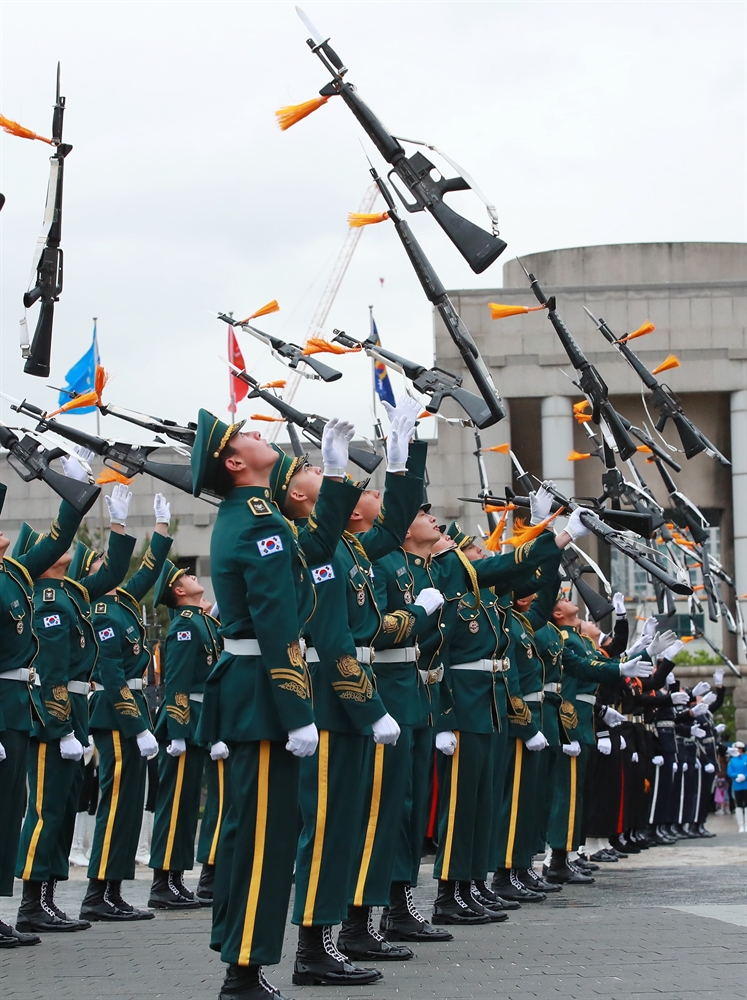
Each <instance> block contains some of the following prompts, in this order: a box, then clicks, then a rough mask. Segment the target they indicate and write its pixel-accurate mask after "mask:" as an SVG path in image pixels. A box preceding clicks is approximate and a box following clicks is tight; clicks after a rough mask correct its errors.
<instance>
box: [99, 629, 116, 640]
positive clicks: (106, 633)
mask: <svg viewBox="0 0 747 1000" xmlns="http://www.w3.org/2000/svg"><path fill="white" fill-rule="evenodd" d="M113 638H114V629H113V628H102V629H101V631H100V632H99V640H100V641H101V642H105V641H106V640H107V639H113Z"/></svg>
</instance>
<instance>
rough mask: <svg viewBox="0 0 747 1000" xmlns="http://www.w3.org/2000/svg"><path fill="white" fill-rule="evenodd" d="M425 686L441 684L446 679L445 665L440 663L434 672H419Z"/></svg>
mask: <svg viewBox="0 0 747 1000" xmlns="http://www.w3.org/2000/svg"><path fill="white" fill-rule="evenodd" d="M418 673H419V674H420V679H421V681H422V682H423V684H440V683H441V681H442V680H443V679H444V665H443V663H439V665H438V666H437V667H435V668H434V669H433V670H418Z"/></svg>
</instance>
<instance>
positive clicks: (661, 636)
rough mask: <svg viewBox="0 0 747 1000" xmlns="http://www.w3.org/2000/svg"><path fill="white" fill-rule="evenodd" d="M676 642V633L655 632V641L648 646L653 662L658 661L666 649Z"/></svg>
mask: <svg viewBox="0 0 747 1000" xmlns="http://www.w3.org/2000/svg"><path fill="white" fill-rule="evenodd" d="M676 641H677V633H676V632H655V633H654V637H653V639H652V640H651V642H650V643H649V645H648V655H649V656H650V657H651V659H652V660H656V659H657V658H658V657H659V656H661V654H662V653H663V652H664V650H665V649H668V648H669V647H670V646H671V645H672V643H673V642H676Z"/></svg>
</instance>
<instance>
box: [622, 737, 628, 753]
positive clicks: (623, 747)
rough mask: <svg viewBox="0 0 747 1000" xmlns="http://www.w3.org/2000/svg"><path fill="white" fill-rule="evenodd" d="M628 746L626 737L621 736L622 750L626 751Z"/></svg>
mask: <svg viewBox="0 0 747 1000" xmlns="http://www.w3.org/2000/svg"><path fill="white" fill-rule="evenodd" d="M627 745H628V744H627V743H626V742H625V737H624V736H621V737H620V749H621V750H624V749H625V747H626V746H627Z"/></svg>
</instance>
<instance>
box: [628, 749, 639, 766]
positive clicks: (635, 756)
mask: <svg viewBox="0 0 747 1000" xmlns="http://www.w3.org/2000/svg"><path fill="white" fill-rule="evenodd" d="M630 759H631V761H632V762H633V763H634V764H637V763H638V754H637V752H636V751H635V750H634V751H633V753H632V754H631V755H630Z"/></svg>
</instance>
